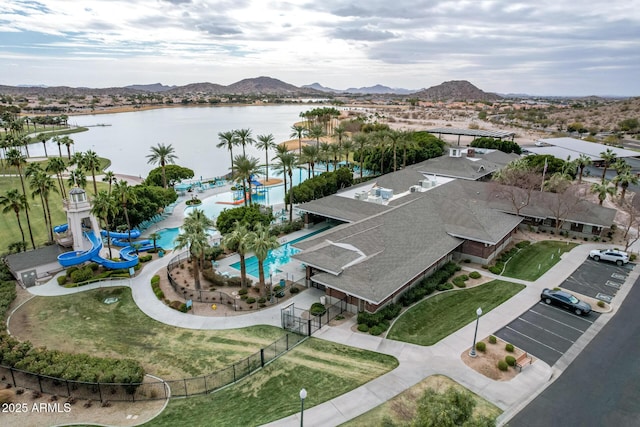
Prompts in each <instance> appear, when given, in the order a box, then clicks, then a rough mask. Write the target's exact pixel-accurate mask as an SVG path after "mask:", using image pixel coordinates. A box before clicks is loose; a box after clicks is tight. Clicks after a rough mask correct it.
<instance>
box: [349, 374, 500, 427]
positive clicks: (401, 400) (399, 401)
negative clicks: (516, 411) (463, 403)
mask: <svg viewBox="0 0 640 427" xmlns="http://www.w3.org/2000/svg"><path fill="white" fill-rule="evenodd" d="M449 387H453V388H454V389H456V390H458V391H464V392H467V393H470V394H471V395H472V396H473V398H474V400H475V404H476V405H475V407H474V408H473V416H474V417H479V416H486V417H489V418H491V419H496V418H497V417H498V416H499V415H500V414H501V413H502V411H501V410H500V408H498V407H497V406H495V405H494V404H492V403H491V402H489V401H487V400H485V399H483V398H482V397H480V396H478V395H477V394H475V393H472V392H471V391H469V390H467V389H466V388H464V387H463V386H461V385H460V384H458V383H457V382H455V381H453V380H452V379H450V378H448V377H445V376H443V375H432V376H430V377H427V378H425V379H424V380H422V381H420V382H419V383H418V384H416V385H414V386H413V387H411V388H408V389H406V390H405V391H403V392H402V393H400V394H399V395H397V396H395V397H393V398H392V399H390V400H388V401H387V402H385V403H383V404H382V405H380V406H378V407H376V408H374V409H372V410H370V411H368V412H366V413H364V414H362V415H360V416H359V417H357V418H354V419H352V420H350V421H347V422H346V423H344V424H341V427H369V426H383V425H388V424H385V420H391V421H392V422H393V423H395V424H394V425H398V426H403V425H410V422H411V421H412V420H413V419H414V418H415V415H416V409H417V401H418V399H419V397H420V396H422V395H423V394H424V392H425V391H426V390H427V389H428V388H431V389H433V390H435V391H437V392H438V393H444V392H445V391H446V390H447V389H448V388H449Z"/></svg>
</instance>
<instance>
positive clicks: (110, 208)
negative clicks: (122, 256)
mask: <svg viewBox="0 0 640 427" xmlns="http://www.w3.org/2000/svg"><path fill="white" fill-rule="evenodd" d="M117 211H118V205H117V203H116V200H115V198H114V197H113V196H112V195H111V194H110V193H108V192H106V191H104V190H101V191H100V192H99V193H98V194H96V195H95V197H94V198H93V200H92V202H91V213H92V214H94V215H95V216H97V217H98V218H100V219H101V220H102V222H104V229H105V230H106V232H107V248H108V249H109V258H113V255H112V254H111V226H110V225H109V217H113V216H114V215H115V214H116V213H117Z"/></svg>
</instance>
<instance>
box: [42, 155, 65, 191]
mask: <svg viewBox="0 0 640 427" xmlns="http://www.w3.org/2000/svg"><path fill="white" fill-rule="evenodd" d="M66 169H67V166H66V165H65V163H64V160H62V158H61V157H52V158H50V159H49V161H48V162H47V166H46V168H45V170H46V171H47V172H49V173H55V174H56V178H57V179H58V187H59V188H60V195H61V196H62V198H63V199H66V198H67V193H66V192H65V189H64V181H63V179H62V172H64V171H65V170H66Z"/></svg>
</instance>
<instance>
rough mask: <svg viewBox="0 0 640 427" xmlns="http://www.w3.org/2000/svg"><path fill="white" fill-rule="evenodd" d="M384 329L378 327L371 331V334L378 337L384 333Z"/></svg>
mask: <svg viewBox="0 0 640 427" xmlns="http://www.w3.org/2000/svg"><path fill="white" fill-rule="evenodd" d="M384 331H385V330H384V328H383V327H382V326H380V325H376V326H374V327H373V328H371V329H369V333H370V334H371V335H373V336H376V337H377V336H378V335H380V334H382V333H383V332H384Z"/></svg>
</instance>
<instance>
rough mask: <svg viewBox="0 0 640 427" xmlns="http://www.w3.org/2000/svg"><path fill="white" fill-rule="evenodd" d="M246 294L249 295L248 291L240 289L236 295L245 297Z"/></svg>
mask: <svg viewBox="0 0 640 427" xmlns="http://www.w3.org/2000/svg"><path fill="white" fill-rule="evenodd" d="M247 293H249V290H248V289H240V290H238V295H246V294H247Z"/></svg>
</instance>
